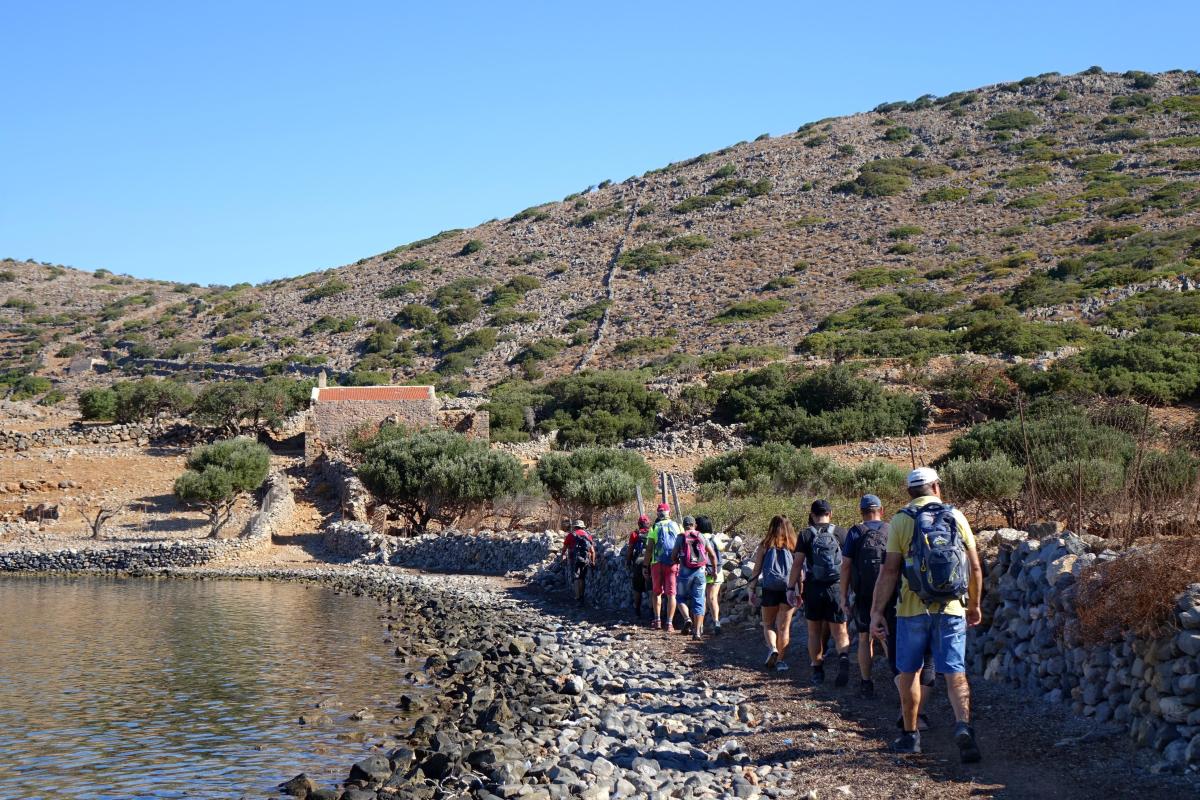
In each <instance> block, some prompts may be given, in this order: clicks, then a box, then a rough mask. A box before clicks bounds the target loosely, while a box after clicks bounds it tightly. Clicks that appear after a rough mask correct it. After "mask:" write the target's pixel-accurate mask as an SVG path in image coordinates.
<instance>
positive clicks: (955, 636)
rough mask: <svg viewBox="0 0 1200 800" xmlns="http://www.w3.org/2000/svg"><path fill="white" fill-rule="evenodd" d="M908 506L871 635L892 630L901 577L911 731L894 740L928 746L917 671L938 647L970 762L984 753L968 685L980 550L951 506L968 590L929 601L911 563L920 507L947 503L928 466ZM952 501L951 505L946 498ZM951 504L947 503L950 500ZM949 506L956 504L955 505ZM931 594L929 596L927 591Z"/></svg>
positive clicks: (900, 748)
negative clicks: (890, 609) (888, 615)
mask: <svg viewBox="0 0 1200 800" xmlns="http://www.w3.org/2000/svg"><path fill="white" fill-rule="evenodd" d="M907 483H908V494H909V497H911V498H912V500H911V501H910V502H909V504H908V506H907V507H906V508H905V509H904V510H902V511H901V512H900V513H898V514H896V516H894V517H892V522H891V531H890V533H889V534H888V542H887V556H886V559H885V560H884V563H883V567H882V569H881V570H880V573H879V580H878V582H877V583H876V584H875V593H874V598H873V601H872V604H871V635H872V636H874V637H875V638H877V639H884V638H886V636H887V622H886V619H885V614H884V612H885V608H886V606H887V603H888V601H889V599H890V598H891V597H892V596H893V594H894V592H895V589H896V583H897V581H900V600H899V602H898V603H897V606H896V668H897V669H898V670H899V671H900V678H899V685H900V704H901V707H902V709H903V722H904V732H903V733H902V734H901V736H900V738H899V739H897V740H896V741H895V742H894V743H893V744H892V749H893V750H894V751H896V752H899V753H919V752H921V734H920V733H919V732H918V730H917V711H918V708H919V706H920V704H921V685H920V683H919V682H918V679H917V676H918V674H919V672H920V670H921V666H922V664H923V662H924V657H925V650H926V648H927V647H931V648H932V650H933V660H934V666H935V668H936V669H937V671H938V672H940V673H942V675H943V676H944V678H945V680H946V690H947V693H948V695H949V697H950V705H951V707H953V709H954V719H955V723H956V724H955V728H954V741H955V743H956V744H957V745H958V749H959V757H960V758H961V759H962V761H963V762H964V763H971V762H975V761H978V760H979V759H980V752H979V745H978V743H977V742H976V740H975V730H974V729H973V728H972V727H971V689H970V686H969V685H968V683H967V668H966V645H967V627H968V626H974V625H978V624H979V622H980V620H981V613H980V608H979V600H980V595H981V594H982V593H983V568H982V567H981V566H980V564H979V555H978V553H976V551H975V535H974V533H972V531H971V525H970V523H968V522H967V518H966V517H964V516H963V515H962V512H960V511H959V510H958V509H955V508H950V511H949V515H950V516H949V519H952V520H953V523H954V527H955V528H956V529H957V532H958V535H959V537H960V539H961V541H962V545H963V547H964V548H965V550H966V553H965V555H966V563H967V569H968V575H967V596H966V598H965V604H964V601H963V599H947V600H934V601H931V602H929V603H926V602H925V601H923V600H922V599H921V597H920V596H919V595H918V594H917V593H916V592H915V591H914V590H913V589H912V588H911V587H910V586H909V580H908V577H907V574H905V575H904V577H903V579H901V575H902V573H904V571H905V567H906V565H907V566H912V565H911V564H910V563H909V562H911V561H912V552H911V547H912V541H913V533H914V530H915V526H916V519H915V514H916V511H917V510H918V509H921V508H923V507H926V506H928V505H929V504H930V503H942V499H941V498H942V486H941V481H940V479H939V477H938V474H937V472H936V471H934V470H933V469H930V468H929V467H919V468H917V469H914V470H913V471H912V472H910V473H909V475H908V481H907ZM942 505H946V504H942ZM947 507H948V506H947ZM948 508H949V507H948ZM927 596H928V595H927Z"/></svg>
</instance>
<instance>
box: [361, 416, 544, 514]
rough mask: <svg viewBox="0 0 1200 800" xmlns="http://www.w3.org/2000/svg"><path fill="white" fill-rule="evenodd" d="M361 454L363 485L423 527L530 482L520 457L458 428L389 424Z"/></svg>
mask: <svg viewBox="0 0 1200 800" xmlns="http://www.w3.org/2000/svg"><path fill="white" fill-rule="evenodd" d="M361 452H362V463H361V464H360V465H359V467H358V470H357V473H358V477H359V478H360V479H361V480H362V482H363V485H365V486H366V487H367V489H369V490H370V491H371V493H372V494H374V495H375V496H376V497H377V498H379V500H380V501H382V502H384V503H386V504H387V505H389V506H391V507H392V508H393V509H394V510H395V511H396V512H398V513H399V514H400V516H401V517H403V518H404V520H405V521H406V522H407V523H408V525H409V526H410V527H411V528H412V529H414V530H417V531H425V530H426V529H427V528H428V527H429V524H430V523H431V522H435V521H436V522H439V523H441V524H442V525H443V526H447V527H449V526H453V525H454V524H455V523H456V522H458V521H459V520H460V519H462V518H463V517H464V516H466V515H467V514H468V513H471V512H477V511H480V510H482V509H485V508H488V507H490V506H491V505H492V504H493V503H494V502H495V501H496V500H498V499H500V498H504V497H509V496H512V495H515V494H518V493H520V492H521V491H522V490H523V489H524V488H525V486H526V478H525V470H524V469H523V468H522V467H521V462H520V461H518V460H517V459H516V458H515V457H514V456H512V455H510V454H508V453H503V452H500V451H495V450H492V449H491V448H490V447H489V446H488V444H487V442H480V441H475V440H472V439H468V438H467V437H465V436H463V435H462V434H459V433H454V432H453V431H446V430H434V429H429V430H419V431H416V432H412V433H410V432H408V431H406V430H404V429H403V428H400V427H398V426H393V425H385V426H383V428H381V429H380V431H379V434H378V435H377V436H376V437H375V438H374V439H373V440H372V441H370V442H368V443H366V444H365V445H364V446H362V448H361Z"/></svg>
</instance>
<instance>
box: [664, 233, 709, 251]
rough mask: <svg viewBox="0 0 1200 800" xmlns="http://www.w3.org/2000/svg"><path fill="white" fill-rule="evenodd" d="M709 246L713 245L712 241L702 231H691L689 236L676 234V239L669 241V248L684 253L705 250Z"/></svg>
mask: <svg viewBox="0 0 1200 800" xmlns="http://www.w3.org/2000/svg"><path fill="white" fill-rule="evenodd" d="M707 247H712V242H710V241H709V240H708V237H706V236H705V235H704V234H702V233H691V234H688V235H687V236H676V237H675V238H674V239H672V240H671V241H669V242H667V249H668V250H671V251H676V250H677V251H679V252H682V253H694V252H695V251H697V250H704V249H705V248H707Z"/></svg>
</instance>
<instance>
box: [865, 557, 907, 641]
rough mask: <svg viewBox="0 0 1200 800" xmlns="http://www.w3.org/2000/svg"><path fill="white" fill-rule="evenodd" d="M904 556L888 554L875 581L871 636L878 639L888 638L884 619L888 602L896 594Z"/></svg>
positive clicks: (872, 596)
mask: <svg viewBox="0 0 1200 800" xmlns="http://www.w3.org/2000/svg"><path fill="white" fill-rule="evenodd" d="M903 563H904V556H902V555H900V554H899V553H890V552H889V553H888V554H887V558H885V559H884V561H883V566H882V567H881V568H880V570H879V578H878V579H877V580H876V581H875V592H874V593H873V594H872V595H871V635H872V636H874V637H875V638H876V639H886V638H887V621H886V620H885V619H884V618H883V614H884V611H885V610H886V609H887V604H888V601H889V600H890V599H891V597H892V595H893V594H895V593H896V582H897V581H898V580H900V567H901V566H902V565H903Z"/></svg>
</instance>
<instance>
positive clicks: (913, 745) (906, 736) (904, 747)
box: [892, 731, 921, 755]
mask: <svg viewBox="0 0 1200 800" xmlns="http://www.w3.org/2000/svg"><path fill="white" fill-rule="evenodd" d="M892 752H893V753H900V754H901V755H908V754H910V753H919V752H921V734H920V733H914V732H911V731H905V732H904V733H902V734H900V738H899V739H897V740H896V741H894V742H892Z"/></svg>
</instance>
